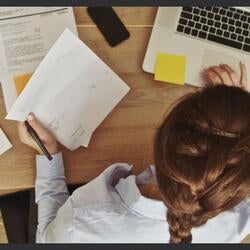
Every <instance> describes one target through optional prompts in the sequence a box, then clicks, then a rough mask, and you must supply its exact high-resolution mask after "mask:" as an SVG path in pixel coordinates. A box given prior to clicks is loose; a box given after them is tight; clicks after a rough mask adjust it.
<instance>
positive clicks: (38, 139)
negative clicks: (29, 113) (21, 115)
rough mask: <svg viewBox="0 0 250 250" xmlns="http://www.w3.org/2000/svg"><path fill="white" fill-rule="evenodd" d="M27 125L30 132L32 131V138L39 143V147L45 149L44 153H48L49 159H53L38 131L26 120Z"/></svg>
mask: <svg viewBox="0 0 250 250" xmlns="http://www.w3.org/2000/svg"><path fill="white" fill-rule="evenodd" d="M24 123H25V126H26V128H27V130H28V132H29V133H30V135H31V136H32V138H33V139H34V140H35V142H36V143H37V145H38V146H39V148H40V149H41V150H42V151H43V153H44V154H45V155H46V157H47V158H48V160H49V161H51V160H52V159H53V158H52V156H51V155H50V153H49V152H48V150H47V149H46V147H45V146H44V144H43V142H42V141H41V139H40V138H39V136H38V134H37V132H36V131H35V130H34V129H33V128H32V127H31V126H30V124H29V123H28V122H27V121H25V122H24Z"/></svg>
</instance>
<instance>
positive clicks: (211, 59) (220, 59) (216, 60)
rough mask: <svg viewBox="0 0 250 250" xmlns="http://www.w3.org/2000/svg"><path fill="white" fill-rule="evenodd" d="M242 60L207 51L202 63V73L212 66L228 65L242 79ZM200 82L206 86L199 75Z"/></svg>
mask: <svg viewBox="0 0 250 250" xmlns="http://www.w3.org/2000/svg"><path fill="white" fill-rule="evenodd" d="M239 63H240V58H237V57H233V56H230V55H228V54H225V53H221V52H219V51H215V50H211V49H206V50H205V52H204V55H203V58H202V62H201V72H202V70H203V69H206V68H209V67H211V66H218V65H220V64H227V65H228V66H230V67H231V68H232V69H233V70H234V71H235V72H236V74H237V76H238V77H239V78H240V66H239ZM198 82H201V83H202V84H204V79H203V78H202V76H201V73H200V75H199V79H198Z"/></svg>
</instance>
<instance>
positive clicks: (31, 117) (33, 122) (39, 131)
mask: <svg viewBox="0 0 250 250" xmlns="http://www.w3.org/2000/svg"><path fill="white" fill-rule="evenodd" d="M27 120H28V122H29V124H30V126H31V127H32V128H33V129H34V130H35V131H36V133H37V134H38V136H39V137H40V138H41V139H44V137H45V136H46V135H47V134H48V131H47V129H45V128H44V127H43V126H42V125H41V123H40V122H39V121H38V120H37V119H36V117H35V116H34V114H32V113H31V114H29V115H28V117H27Z"/></svg>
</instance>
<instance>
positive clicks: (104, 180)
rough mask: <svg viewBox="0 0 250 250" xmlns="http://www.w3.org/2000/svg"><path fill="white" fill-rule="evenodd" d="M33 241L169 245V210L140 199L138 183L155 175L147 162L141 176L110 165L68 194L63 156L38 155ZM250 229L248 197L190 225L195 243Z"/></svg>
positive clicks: (228, 238) (229, 238) (236, 238)
mask: <svg viewBox="0 0 250 250" xmlns="http://www.w3.org/2000/svg"><path fill="white" fill-rule="evenodd" d="M36 162H37V179H36V185H35V189H36V202H37V203H38V230H37V242H40V243H42V242H44V243H45V242H46V243H54V242H57V243H61V242H72V243H73V242H74V243H167V242H169V238H170V236H169V231H168V224H167V222H166V213H167V208H166V207H165V205H164V204H163V202H162V201H158V200H153V199H149V198H146V197H144V196H143V195H142V194H141V193H140V190H139V188H138V185H140V184H144V183H148V182H150V181H152V179H153V178H154V177H155V173H154V167H153V166H150V167H149V168H147V169H146V170H145V171H144V172H143V173H142V174H140V175H139V176H137V177H136V176H134V175H131V170H132V166H130V165H128V164H114V165H111V166H110V167H108V168H107V169H106V170H105V171H104V172H103V173H102V174H101V175H99V176H98V177H97V178H96V179H94V180H93V181H91V182H89V183H88V184H86V185H84V186H82V187H80V188H78V189H77V190H76V191H74V193H73V194H72V195H71V196H69V194H68V190H67V186H66V182H65V175H64V166H63V159H62V154H61V153H59V154H56V155H53V160H52V161H48V160H47V158H46V157H45V156H37V159H36ZM249 232H250V199H248V200H245V201H243V202H241V203H240V204H239V205H238V206H236V207H235V208H233V209H231V210H229V211H226V212H223V213H221V214H219V215H218V216H216V217H215V218H212V219H210V220H209V221H208V222H207V223H205V224H204V225H202V226H200V227H198V228H193V229H192V235H193V241H192V242H194V243H198V242H199V243H206V242H207V243H229V242H232V243H238V242H240V241H241V240H242V239H243V238H244V237H245V236H246V235H247V234H248V233H249Z"/></svg>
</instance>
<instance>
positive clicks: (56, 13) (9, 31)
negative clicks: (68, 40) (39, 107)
mask: <svg viewBox="0 0 250 250" xmlns="http://www.w3.org/2000/svg"><path fill="white" fill-rule="evenodd" d="M65 28H69V29H70V30H71V31H72V32H74V33H75V34H77V29H76V24H75V18H74V13H73V9H72V8H67V7H1V8H0V81H1V84H2V89H3V96H4V102H5V107H6V110H7V112H8V111H9V109H10V107H11V106H12V104H13V103H14V102H15V100H16V98H17V96H18V95H19V94H20V92H21V91H22V89H23V87H25V85H26V84H27V82H28V80H29V77H30V76H31V75H32V73H33V72H34V71H35V69H36V68H37V66H38V65H39V63H40V62H41V61H42V59H43V58H44V56H45V55H46V54H47V52H48V51H49V49H50V48H51V46H52V45H53V44H54V42H55V41H56V40H57V38H58V37H59V36H60V35H61V33H62V32H63V31H64V30H65Z"/></svg>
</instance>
